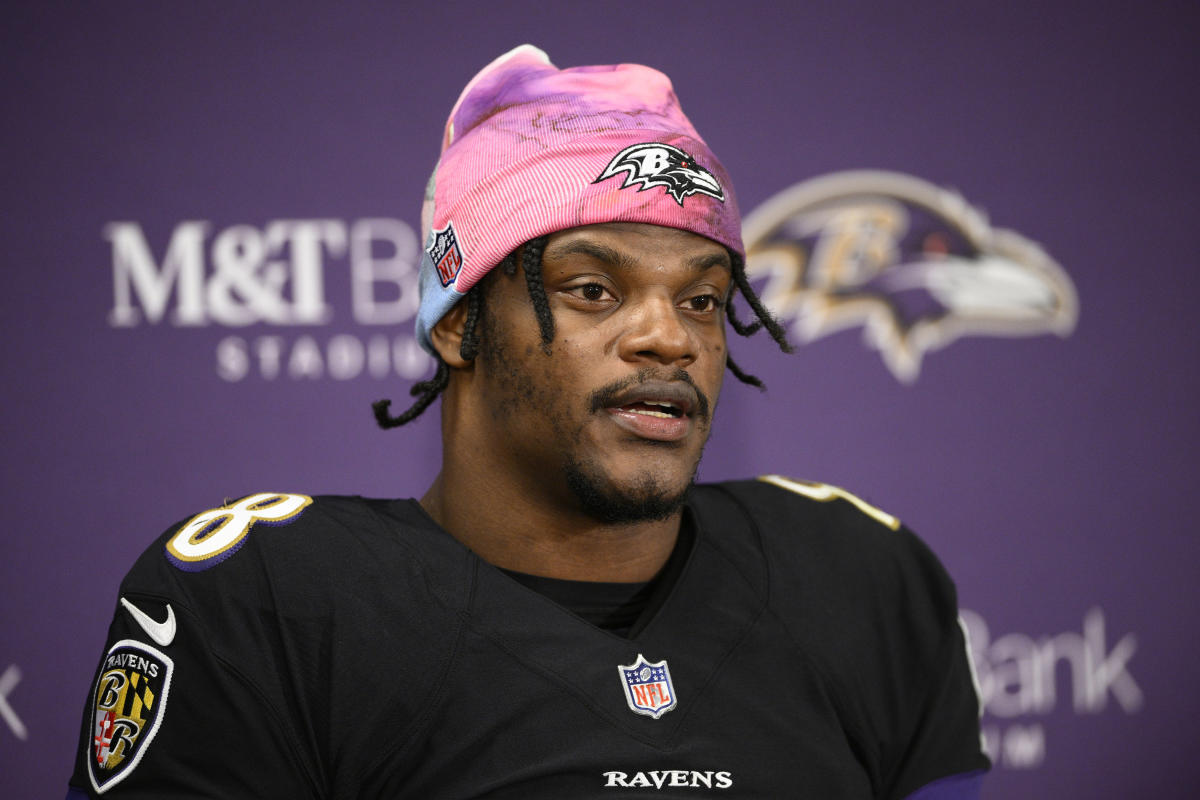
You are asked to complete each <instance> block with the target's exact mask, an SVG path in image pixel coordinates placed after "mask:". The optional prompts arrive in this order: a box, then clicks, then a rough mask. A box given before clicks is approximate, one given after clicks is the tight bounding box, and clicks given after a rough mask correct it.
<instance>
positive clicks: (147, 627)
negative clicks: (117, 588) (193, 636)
mask: <svg viewBox="0 0 1200 800" xmlns="http://www.w3.org/2000/svg"><path fill="white" fill-rule="evenodd" d="M121 605H123V606H125V609H126V610H127V611H128V612H129V613H130V614H131V615H132V616H133V619H134V620H135V621H136V622H137V624H138V625H141V626H142V630H144V631H145V632H146V635H147V636H149V637H150V638H151V639H153V640H154V641H155V642H157V643H158V644H160V645H161V646H163V647H166V646H167V645H169V644H170V643H171V642H173V641H174V640H175V609H173V608H171V604H170V603H168V604H167V618H166V619H165V620H164V621H162V622H155V621H154V620H152V619H151V618H150V615H149V614H147V613H146V612H145V611H142V610H141V609H140V608H138V607H137V606H135V605H134V604H133V603H131V602H129V601H128V600H126V599H125V598H124V597H122V598H121Z"/></svg>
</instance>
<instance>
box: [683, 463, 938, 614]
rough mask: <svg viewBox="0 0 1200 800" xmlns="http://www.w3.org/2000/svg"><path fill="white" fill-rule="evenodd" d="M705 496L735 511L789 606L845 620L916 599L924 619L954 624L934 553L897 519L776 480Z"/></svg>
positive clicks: (833, 493)
mask: <svg viewBox="0 0 1200 800" xmlns="http://www.w3.org/2000/svg"><path fill="white" fill-rule="evenodd" d="M705 488H707V489H708V490H709V491H710V492H719V493H722V494H724V495H726V496H727V497H728V498H729V499H730V500H732V501H733V504H736V505H737V506H739V507H740V509H741V514H742V516H744V517H745V518H747V519H749V521H750V523H751V525H752V527H753V528H754V529H755V530H756V532H757V535H758V537H759V539H760V541H761V547H762V550H763V552H764V554H765V556H766V558H767V560H768V562H769V564H770V570H771V574H772V576H773V581H774V582H775V583H776V588H778V589H780V590H781V591H782V589H783V587H787V592H786V595H785V596H786V598H788V599H789V600H790V599H795V600H796V601H797V602H804V601H807V600H812V599H813V598H815V597H820V598H821V602H822V603H825V604H827V607H834V606H829V605H828V604H830V603H833V601H838V602H837V603H835V604H834V605H835V606H840V607H843V608H844V609H846V611H847V613H850V612H854V613H862V612H865V611H874V612H877V613H880V614H883V615H884V616H890V615H891V614H892V613H893V612H894V611H896V610H899V609H900V608H901V607H902V606H904V607H907V606H909V605H910V604H911V601H912V600H914V599H916V598H920V599H921V601H920V602H919V603H918V605H919V606H920V613H921V615H922V616H927V615H932V616H933V617H935V618H937V619H940V620H943V621H944V620H947V619H948V620H950V621H953V620H954V619H955V618H956V616H957V608H956V606H957V598H956V596H955V590H954V585H953V583H952V582H951V580H950V577H949V575H948V574H947V573H946V571H945V569H944V568H943V567H942V564H941V563H940V561H939V560H938V559H937V557H936V556H935V555H934V553H933V552H932V551H931V550H930V549H929V547H928V546H926V544H925V543H924V542H923V541H922V540H921V539H920V538H919V537H918V536H917V535H916V534H915V533H913V532H912V531H911V530H910V529H909V528H908V527H907V526H906V525H904V524H903V523H902V522H901V521H900V520H899V519H898V518H897V517H895V516H894V515H892V514H890V513H888V512H887V511H884V510H883V509H881V508H878V507H877V506H875V505H874V504H873V503H871V502H868V501H867V500H864V499H863V498H861V497H859V496H858V495H856V494H854V493H852V492H850V491H847V490H845V489H842V488H840V487H837V486H833V485H830V484H826V483H820V482H817V481H807V480H798V479H794V478H785V477H783V476H780V475H765V476H763V477H760V478H758V479H755V480H745V481H733V482H728V483H720V484H712V485H710V486H708V487H705ZM727 505H728V504H727ZM897 598H904V599H905V602H904V603H903V604H900V603H897V602H895V601H896V600H897ZM864 606H867V607H866V608H865V607H864Z"/></svg>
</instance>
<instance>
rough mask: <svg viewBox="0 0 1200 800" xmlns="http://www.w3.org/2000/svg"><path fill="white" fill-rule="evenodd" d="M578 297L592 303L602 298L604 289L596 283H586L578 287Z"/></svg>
mask: <svg viewBox="0 0 1200 800" xmlns="http://www.w3.org/2000/svg"><path fill="white" fill-rule="evenodd" d="M579 296H580V297H582V298H583V299H584V300H591V301H593V302H595V301H597V300H602V299H603V298H604V287H603V286H601V285H600V284H598V283H587V284H584V285H583V286H580V287H579Z"/></svg>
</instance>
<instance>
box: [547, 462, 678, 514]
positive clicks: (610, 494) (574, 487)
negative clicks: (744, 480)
mask: <svg viewBox="0 0 1200 800" xmlns="http://www.w3.org/2000/svg"><path fill="white" fill-rule="evenodd" d="M564 474H565V476H566V479H567V487H568V488H570V490H571V492H572V493H573V494H574V495H575V499H576V500H578V501H579V505H580V510H582V511H583V513H585V514H587V515H588V516H589V517H591V518H593V519H595V520H597V521H599V522H603V523H606V524H609V525H619V524H623V523H630V522H649V521H652V520H661V519H666V518H667V517H669V516H671V515H672V514H674V513H675V512H676V511H678V510H679V509H680V508H682V507H683V502H684V499H685V498H686V497H687V493H688V490H689V489H691V488H692V485H693V484H694V483H695V480H696V471H695V470H694V469H693V470H692V476H691V477H690V478H689V479H688V482H687V485H685V486H684V487H683V488H682V489H678V488H674V489H672V487H666V486H663V485H662V484H661V483H660V482H659V481H658V480H657V479H656V478H655V476H654V475H653V474H651V473H649V472H645V473H642V474H641V475H639V476H637V477H636V478H635V479H634V480H633V481H632V482H631V483H630V485H627V486H616V485H614V484H613V482H612V481H611V480H609V479H608V476H607V475H606V474H605V473H604V471H603V470H602V469H601V468H600V466H599V465H598V464H596V463H595V462H592V461H577V460H574V459H568V461H567V463H566V465H565V467H564Z"/></svg>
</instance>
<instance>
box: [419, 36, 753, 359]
mask: <svg viewBox="0 0 1200 800" xmlns="http://www.w3.org/2000/svg"><path fill="white" fill-rule="evenodd" d="M600 222H647V223H652V224H655V225H664V226H667V227H672V228H682V229H683V230H688V231H692V232H693V233H697V234H700V235H701V236H706V237H708V238H709V239H712V240H714V241H716V242H719V243H720V244H723V245H725V246H726V247H728V248H729V249H730V250H733V251H734V252H736V253H738V254H740V255H744V251H743V247H742V238H741V218H740V216H739V214H738V208H737V201H736V200H735V199H734V196H733V189H732V186H731V185H730V182H729V176H728V175H727V174H726V172H725V169H724V167H722V166H721V164H720V163H719V162H718V161H717V159H716V157H715V156H714V155H713V154H712V152H711V151H710V150H709V149H708V146H707V145H706V144H705V143H704V140H703V139H701V138H700V135H699V134H698V133H696V130H695V128H693V127H692V124H691V123H690V122H688V119H687V117H685V116H684V115H683V111H682V110H681V109H680V107H679V100H678V99H677V98H676V97H675V92H674V91H673V90H672V88H671V81H670V79H668V78H667V76H666V75H664V74H662V73H661V72H659V71H657V70H654V69H650V68H649V67H643V66H640V65H638V64H617V65H614V66H596V67H575V68H572V69H563V70H560V69H558V68H557V67H555V66H554V65H553V64H551V63H550V59H549V57H547V55H546V54H545V53H543V52H542V51H541V50H539V49H538V48H536V47H533V46H532V45H528V44H526V45H521V46H520V47H518V48H516V49H514V50H511V51H509V52H508V53H505V54H504V55H502V56H500V58H498V59H496V60H495V61H493V62H492V63H491V64H488V65H487V66H486V67H484V68H483V70H482V71H481V72H480V73H479V74H478V75H476V76H475V77H474V78H472V79H471V81H470V83H468V84H467V86H466V88H465V89H463V92H462V94H461V95H460V96H459V98H458V102H457V103H455V105H454V108H453V110H451V112H450V119H449V120H448V121H447V122H446V131H445V135H444V136H443V138H442V155H441V158H440V159H439V161H438V164H437V167H436V169H434V173H433V177H432V178H430V180H429V186H428V188H427V189H426V192H425V204H424V207H423V208H422V211H421V227H422V231H421V233H422V237H423V239H424V242H425V250H424V252H423V253H422V255H421V305H420V309H419V311H418V313H417V338H418V340H419V341H420V342H421V345H422V346H423V347H424V348H425V349H426V350H429V351H430V352H432V345H431V344H430V341H429V331H430V330H431V329H432V328H433V326H434V325H436V324H437V322H438V320H440V319H441V318H442V317H443V316H444V315H445V313H446V312H447V311H449V310H450V309H451V308H452V307H453V306H454V304H455V303H457V302H458V301H459V300H460V299H462V297H463V296H464V295H465V294H466V293H467V291H468V290H469V289H470V288H471V287H472V286H474V285H475V284H476V283H478V282H479V280H480V279H481V278H483V276H484V275H486V274H487V273H488V271H489V270H491V269H492V268H493V267H495V266H496V265H497V264H498V263H499V262H500V261H501V260H502V259H503V258H504V257H505V256H506V255H508V254H509V253H510V252H512V251H513V250H514V249H516V247H517V246H519V245H520V244H522V243H524V242H527V241H529V240H530V239H534V238H536V237H538V236H543V235H545V234H548V233H552V232H554V231H559V230H564V229H566V228H574V227H578V226H580V225H591V224H595V223H600Z"/></svg>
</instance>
